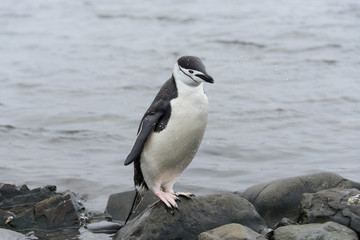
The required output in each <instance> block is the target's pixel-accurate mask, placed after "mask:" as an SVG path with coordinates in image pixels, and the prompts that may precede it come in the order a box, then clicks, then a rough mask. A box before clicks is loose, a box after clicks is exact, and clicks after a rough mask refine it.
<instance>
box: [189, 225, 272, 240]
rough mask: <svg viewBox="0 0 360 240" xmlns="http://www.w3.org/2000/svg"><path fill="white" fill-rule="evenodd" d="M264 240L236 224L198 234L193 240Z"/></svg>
mask: <svg viewBox="0 0 360 240" xmlns="http://www.w3.org/2000/svg"><path fill="white" fill-rule="evenodd" d="M217 239H218V240H227V239H228V240H230V239H231V240H266V238H265V237H264V236H262V235H261V234H259V233H257V232H254V231H253V230H251V229H250V228H248V227H245V226H243V225H241V224H238V223H231V224H226V225H223V226H220V227H217V228H215V229H212V230H209V231H207V232H203V233H200V234H199V235H198V236H197V238H195V240H217Z"/></svg>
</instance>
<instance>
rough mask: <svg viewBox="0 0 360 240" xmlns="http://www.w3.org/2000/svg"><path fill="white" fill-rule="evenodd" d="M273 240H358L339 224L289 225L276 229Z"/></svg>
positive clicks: (350, 231)
mask: <svg viewBox="0 0 360 240" xmlns="http://www.w3.org/2000/svg"><path fill="white" fill-rule="evenodd" d="M272 239H273V240H305V239H314V240H317V239H319V240H320V239H321V240H358V237H357V235H356V233H355V232H354V231H353V230H351V229H349V228H347V227H345V226H343V225H340V224H338V223H335V222H327V223H323V224H321V223H312V224H305V225H289V226H284V227H280V228H278V229H275V231H274V236H273V238H272Z"/></svg>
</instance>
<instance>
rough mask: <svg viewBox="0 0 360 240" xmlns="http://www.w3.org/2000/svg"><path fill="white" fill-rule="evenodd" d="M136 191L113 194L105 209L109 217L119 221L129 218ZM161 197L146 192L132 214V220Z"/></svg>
mask: <svg viewBox="0 0 360 240" xmlns="http://www.w3.org/2000/svg"><path fill="white" fill-rule="evenodd" d="M134 197H135V191H127V192H121V193H114V194H111V195H110V197H109V199H108V202H107V205H106V209H105V213H106V215H107V217H108V218H111V219H112V220H117V221H125V219H126V218H127V216H128V214H129V212H130V209H131V205H132V203H133V201H134ZM158 200H159V199H158V198H157V197H155V195H154V194H153V193H152V192H150V191H148V192H146V193H145V194H144V198H143V200H142V201H141V202H140V204H139V206H138V208H137V209H136V211H135V212H134V213H133V214H132V215H131V217H130V220H131V219H133V218H134V217H136V216H137V215H139V214H140V213H141V212H142V211H144V210H145V209H146V208H147V207H148V206H149V205H151V204H153V203H154V202H156V201H158Z"/></svg>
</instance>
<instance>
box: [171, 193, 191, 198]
mask: <svg viewBox="0 0 360 240" xmlns="http://www.w3.org/2000/svg"><path fill="white" fill-rule="evenodd" d="M175 195H176V196H177V197H179V196H183V197H186V198H187V199H191V198H192V197H195V194H193V193H189V192H177V193H175Z"/></svg>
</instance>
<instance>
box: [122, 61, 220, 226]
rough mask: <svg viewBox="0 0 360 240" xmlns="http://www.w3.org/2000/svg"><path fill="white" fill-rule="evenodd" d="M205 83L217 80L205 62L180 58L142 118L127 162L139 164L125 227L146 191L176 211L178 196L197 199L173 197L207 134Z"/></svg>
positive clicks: (135, 170) (136, 169)
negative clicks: (208, 70)
mask: <svg viewBox="0 0 360 240" xmlns="http://www.w3.org/2000/svg"><path fill="white" fill-rule="evenodd" d="M203 82H208V83H214V80H213V78H212V77H211V76H210V75H209V74H208V73H207V72H206V69H205V66H204V64H203V63H202V61H201V60H200V58H198V57H194V56H183V57H181V58H179V59H178V60H177V62H176V63H175V66H174V69H173V73H172V76H171V78H170V79H169V80H167V81H166V82H165V83H164V85H163V86H162V87H161V89H160V91H159V93H158V94H157V95H156V97H155V99H154V101H153V102H152V104H151V105H150V107H149V109H148V110H147V111H146V113H145V115H144V116H143V118H142V120H141V122H140V126H139V128H138V133H137V137H136V140H135V143H134V145H133V147H132V149H131V151H130V153H129V155H128V156H127V158H126V160H125V163H124V164H125V165H129V164H131V163H132V162H133V163H134V183H135V190H136V195H135V199H134V202H133V205H132V207H131V211H130V213H129V216H128V217H127V219H126V221H125V223H126V222H127V221H128V220H129V218H130V216H131V214H132V213H133V212H134V211H135V209H136V207H137V206H138V205H139V203H140V201H141V199H142V196H143V194H144V193H145V192H146V191H147V190H150V191H151V192H152V193H154V195H155V196H157V197H158V198H159V199H160V200H161V201H163V202H164V203H165V205H166V206H167V207H169V208H175V209H177V210H178V205H177V203H176V201H177V200H179V199H178V196H185V197H187V198H190V197H192V196H194V195H193V194H192V193H185V192H174V190H173V185H174V183H175V181H176V179H177V178H178V177H179V176H180V175H181V173H182V172H183V171H184V169H185V168H186V167H187V166H188V165H189V164H190V162H191V161H192V159H193V158H194V156H195V154H196V152H197V150H198V148H199V146H200V143H201V140H202V138H203V135H204V132H205V128H206V123H207V118H208V99H207V96H206V95H205V93H204V90H203Z"/></svg>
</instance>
